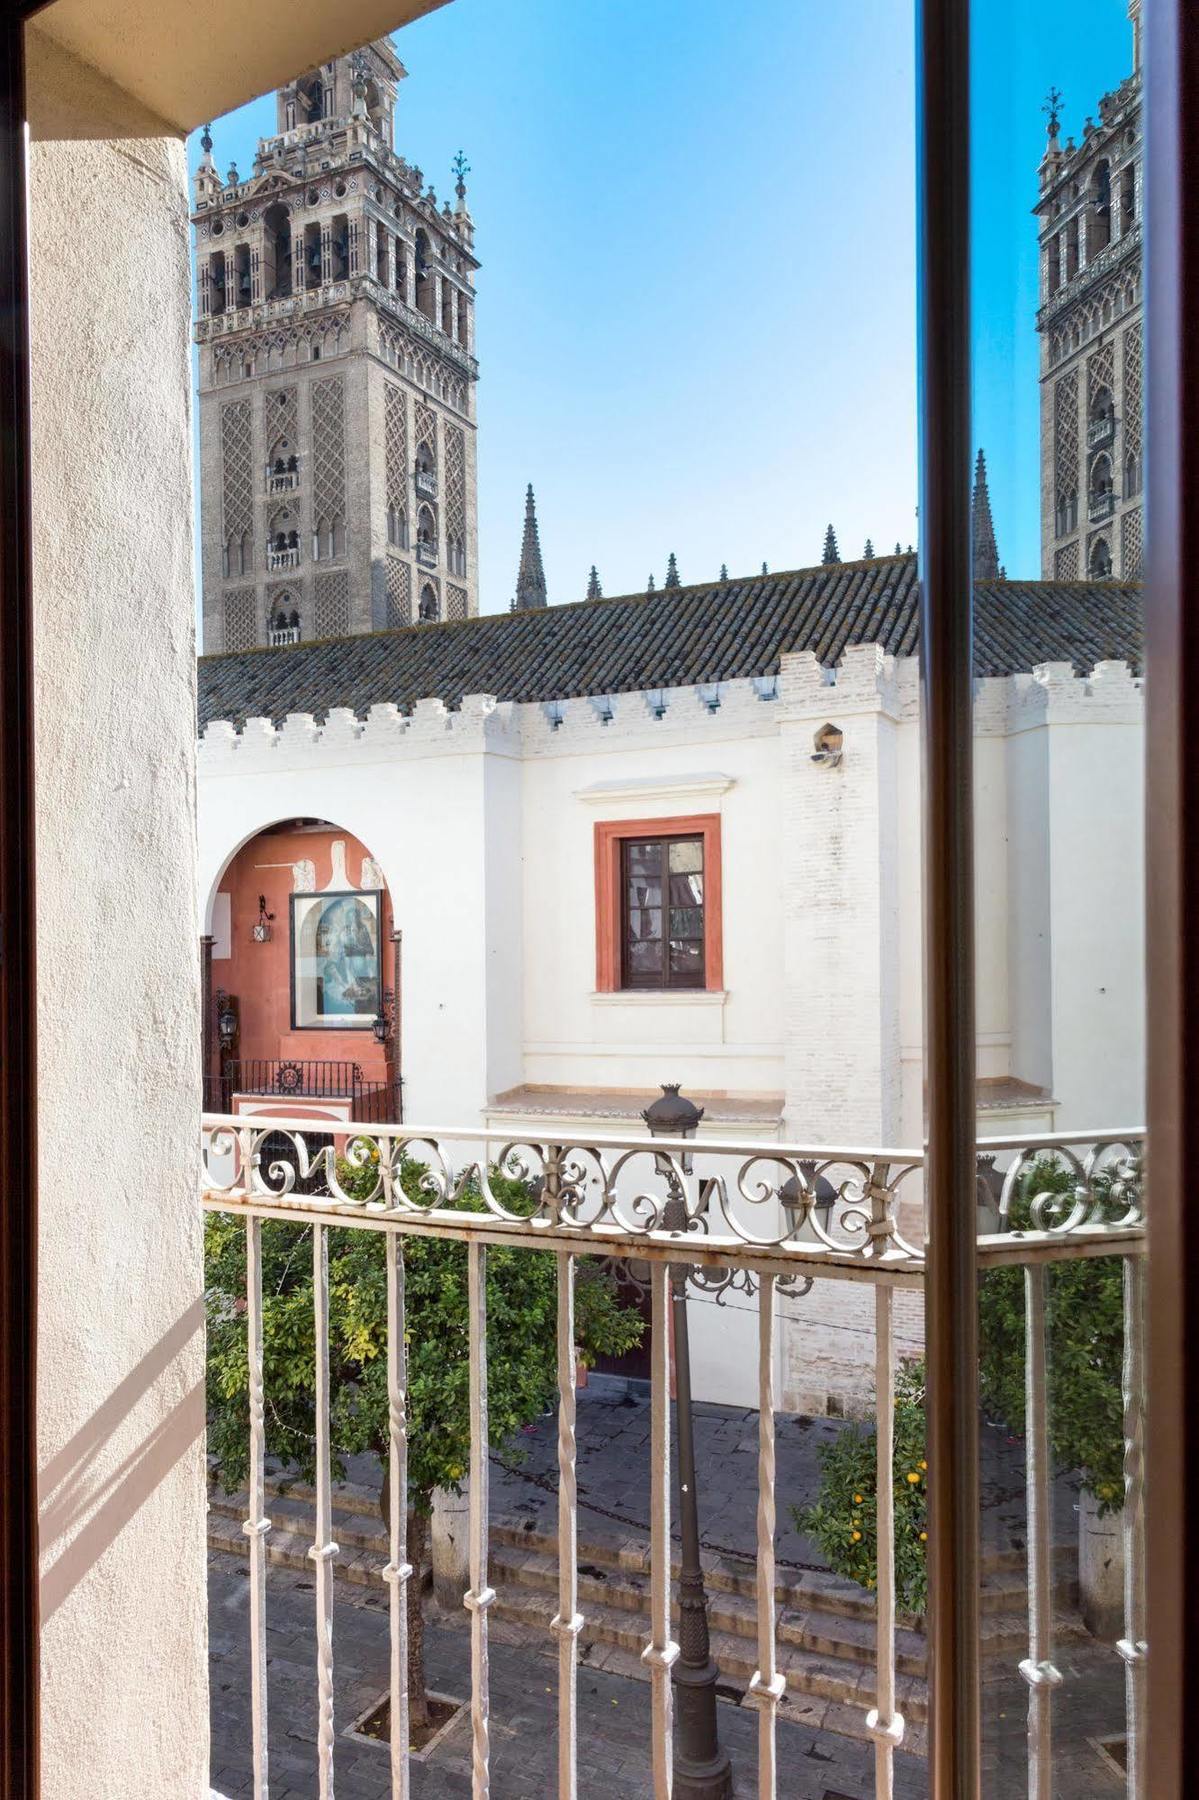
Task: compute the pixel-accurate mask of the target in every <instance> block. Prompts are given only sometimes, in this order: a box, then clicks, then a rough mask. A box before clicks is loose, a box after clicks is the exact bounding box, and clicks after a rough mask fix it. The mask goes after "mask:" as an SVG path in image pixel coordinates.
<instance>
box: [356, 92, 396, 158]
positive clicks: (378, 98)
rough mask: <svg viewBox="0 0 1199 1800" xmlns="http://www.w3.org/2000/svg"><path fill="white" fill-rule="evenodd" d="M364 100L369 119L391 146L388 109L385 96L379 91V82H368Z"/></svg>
mask: <svg viewBox="0 0 1199 1800" xmlns="http://www.w3.org/2000/svg"><path fill="white" fill-rule="evenodd" d="M363 99H364V101H365V102H366V116H367V118H368V119H369V120H370V122H371V124H372V125H373V126H374V128H375V130H376V131H377V132H378V133H379V134H380V136H382V137H384V138H386V139H387V142H388V145H390V143H391V137H390V134H389V132H388V115H387V108H386V106H385V105H384V102H383V95H382V93H381V92H380V90H379V84H378V82H377V81H368V82H367V84H366V93H365V94H364V95H363Z"/></svg>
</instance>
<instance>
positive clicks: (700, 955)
mask: <svg viewBox="0 0 1199 1800" xmlns="http://www.w3.org/2000/svg"><path fill="white" fill-rule="evenodd" d="M670 973H671V975H672V976H685V977H687V978H689V979H690V978H692V977H694V980H695V983H696V985H697V986H698V985H699V984H700V983H701V982H702V980H703V973H704V947H703V944H702V943H696V942H695V940H694V939H691V938H687V939H684V938H673V937H672V938H671V940H670Z"/></svg>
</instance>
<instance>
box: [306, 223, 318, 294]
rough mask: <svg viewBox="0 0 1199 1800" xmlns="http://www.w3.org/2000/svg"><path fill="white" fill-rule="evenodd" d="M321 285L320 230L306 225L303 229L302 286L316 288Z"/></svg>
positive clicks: (314, 226)
mask: <svg viewBox="0 0 1199 1800" xmlns="http://www.w3.org/2000/svg"><path fill="white" fill-rule="evenodd" d="M320 285H321V228H320V226H319V225H315V224H308V225H305V227H304V286H305V288H318V287H319V286H320Z"/></svg>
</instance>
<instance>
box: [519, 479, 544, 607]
mask: <svg viewBox="0 0 1199 1800" xmlns="http://www.w3.org/2000/svg"><path fill="white" fill-rule="evenodd" d="M548 604H549V602H548V600H547V598H546V592H545V570H544V569H543V568H542V566H541V540H540V538H539V537H538V535H537V508H536V505H535V504H534V501H533V483H532V482H530V483H529V486H528V490H527V492H526V494H525V529H524V535H523V537H522V538H521V541H520V568H519V569H518V570H517V572H516V598H515V600H513V602H512V609H513V611H514V612H522V611H523V610H524V609H525V608H526V607H529V606H547V605H548Z"/></svg>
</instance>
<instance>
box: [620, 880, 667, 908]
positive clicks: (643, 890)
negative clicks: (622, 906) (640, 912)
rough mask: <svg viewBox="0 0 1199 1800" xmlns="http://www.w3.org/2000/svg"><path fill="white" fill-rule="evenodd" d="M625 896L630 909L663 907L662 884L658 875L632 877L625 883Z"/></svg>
mask: <svg viewBox="0 0 1199 1800" xmlns="http://www.w3.org/2000/svg"><path fill="white" fill-rule="evenodd" d="M625 894H626V896H627V898H628V903H629V906H630V908H632V907H634V906H661V904H662V883H661V880H660V879H659V877H658V876H656V875H652V876H650V875H632V876H630V877H629V879H628V881H627V882H626V883H625Z"/></svg>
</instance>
